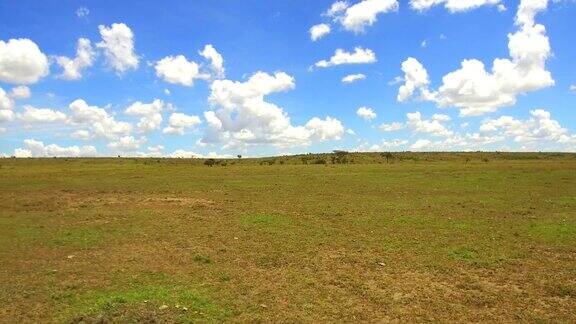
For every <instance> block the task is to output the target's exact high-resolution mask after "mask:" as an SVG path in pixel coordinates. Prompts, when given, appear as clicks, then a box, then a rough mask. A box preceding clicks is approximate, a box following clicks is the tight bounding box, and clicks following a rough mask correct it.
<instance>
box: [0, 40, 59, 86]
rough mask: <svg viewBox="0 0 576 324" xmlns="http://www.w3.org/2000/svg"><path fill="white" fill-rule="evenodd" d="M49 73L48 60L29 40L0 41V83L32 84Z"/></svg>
mask: <svg viewBox="0 0 576 324" xmlns="http://www.w3.org/2000/svg"><path fill="white" fill-rule="evenodd" d="M48 73H49V65H48V58H46V55H44V53H42V52H41V51H40V49H39V48H38V45H36V43H34V42H33V41H31V40H29V39H25V38H22V39H11V40H9V41H8V42H4V41H1V40H0V81H3V82H7V83H13V84H32V83H36V82H38V81H39V80H40V79H42V78H43V77H45V76H47V75H48Z"/></svg>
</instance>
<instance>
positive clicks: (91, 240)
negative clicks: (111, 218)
mask: <svg viewBox="0 0 576 324" xmlns="http://www.w3.org/2000/svg"><path fill="white" fill-rule="evenodd" d="M104 241H105V233H104V231H103V230H102V229H95V228H71V229H66V230H61V231H58V232H57V233H56V237H55V238H54V239H53V240H52V243H53V244H54V245H57V246H66V247H74V248H80V249H88V248H93V247H97V246H99V245H101V244H102V243H103V242H104Z"/></svg>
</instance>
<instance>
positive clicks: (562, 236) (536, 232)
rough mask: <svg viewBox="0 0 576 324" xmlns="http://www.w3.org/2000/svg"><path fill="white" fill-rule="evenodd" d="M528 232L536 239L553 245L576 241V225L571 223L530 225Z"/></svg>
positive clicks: (548, 222) (549, 222) (544, 222)
mask: <svg viewBox="0 0 576 324" xmlns="http://www.w3.org/2000/svg"><path fill="white" fill-rule="evenodd" d="M527 232H528V233H529V234H530V235H531V236H533V237H535V238H538V239H542V240H545V241H548V242H552V243H570V242H573V241H574V240H576V224H575V223H570V222H563V221H558V222H551V221H542V222H537V223H536V222H534V223H531V224H529V225H528V228H527Z"/></svg>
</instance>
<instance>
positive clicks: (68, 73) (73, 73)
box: [56, 38, 94, 80]
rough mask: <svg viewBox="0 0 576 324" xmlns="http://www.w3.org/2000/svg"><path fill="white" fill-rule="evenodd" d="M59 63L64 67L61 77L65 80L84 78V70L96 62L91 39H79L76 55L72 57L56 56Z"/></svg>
mask: <svg viewBox="0 0 576 324" xmlns="http://www.w3.org/2000/svg"><path fill="white" fill-rule="evenodd" d="M56 62H57V63H58V65H60V66H61V67H62V70H63V71H62V74H61V75H60V77H61V78H63V79H65V80H78V79H81V78H82V70H83V69H85V68H87V67H89V66H92V64H93V63H94V49H92V44H91V43H90V40H89V39H86V38H80V39H78V45H77V48H76V57H75V58H73V59H71V58H69V57H66V56H59V57H57V58H56Z"/></svg>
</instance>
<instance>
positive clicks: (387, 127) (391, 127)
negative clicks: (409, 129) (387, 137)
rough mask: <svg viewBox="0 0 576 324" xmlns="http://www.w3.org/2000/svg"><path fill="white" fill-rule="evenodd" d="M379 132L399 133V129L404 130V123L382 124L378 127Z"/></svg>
mask: <svg viewBox="0 0 576 324" xmlns="http://www.w3.org/2000/svg"><path fill="white" fill-rule="evenodd" d="M379 128H380V130H381V131H383V132H395V131H399V130H401V129H403V128H404V123H400V122H392V123H389V124H387V123H384V124H382V125H380V127H379Z"/></svg>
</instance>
